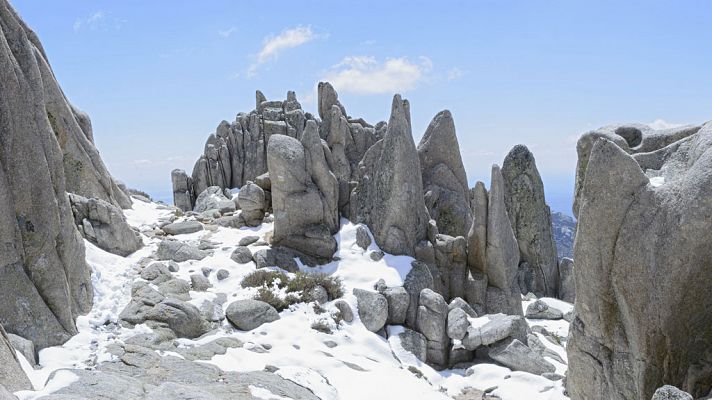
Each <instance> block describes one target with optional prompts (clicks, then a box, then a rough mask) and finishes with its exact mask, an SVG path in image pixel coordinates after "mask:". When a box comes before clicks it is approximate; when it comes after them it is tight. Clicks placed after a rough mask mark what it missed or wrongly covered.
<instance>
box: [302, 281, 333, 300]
mask: <svg viewBox="0 0 712 400" xmlns="http://www.w3.org/2000/svg"><path fill="white" fill-rule="evenodd" d="M304 295H305V298H306V299H308V300H309V301H315V302H317V303H319V304H325V303H327V302H328V301H329V293H328V292H327V291H326V289H324V287H323V286H320V285H316V286H314V287H313V288H311V289H310V290H309V291H307V292H306V293H305V294H304Z"/></svg>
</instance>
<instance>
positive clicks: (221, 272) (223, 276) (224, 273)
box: [215, 268, 230, 281]
mask: <svg viewBox="0 0 712 400" xmlns="http://www.w3.org/2000/svg"><path fill="white" fill-rule="evenodd" d="M215 277H216V278H218V281H224V280H225V279H227V278H229V277H230V271H228V270H226V269H222V268H221V269H219V270H218V272H217V273H216V274H215Z"/></svg>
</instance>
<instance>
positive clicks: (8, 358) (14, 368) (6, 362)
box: [0, 325, 34, 392]
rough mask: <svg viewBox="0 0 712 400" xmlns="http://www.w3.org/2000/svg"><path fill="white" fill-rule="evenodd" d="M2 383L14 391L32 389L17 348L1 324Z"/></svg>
mask: <svg viewBox="0 0 712 400" xmlns="http://www.w3.org/2000/svg"><path fill="white" fill-rule="evenodd" d="M33 356H34V355H33ZM33 358H34V357H33ZM0 385H2V386H4V387H5V388H7V389H8V390H10V391H13V392H16V391H18V390H25V389H32V384H31V383H30V380H29V378H28V377H27V375H25V372H24V371H23V370H22V367H21V366H20V362H19V361H18V359H17V355H16V354H15V348H14V347H13V346H12V343H10V339H9V338H8V337H7V333H5V329H3V327H2V325H0Z"/></svg>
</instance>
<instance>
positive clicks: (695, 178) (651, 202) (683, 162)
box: [567, 123, 712, 400]
mask: <svg viewBox="0 0 712 400" xmlns="http://www.w3.org/2000/svg"><path fill="white" fill-rule="evenodd" d="M616 132H618V134H617V135H618V136H619V139H620V140H617V141H616V142H613V141H611V140H608V139H606V138H598V139H597V140H596V141H595V142H594V143H593V146H592V148H591V150H590V155H589V157H588V158H587V160H583V159H582V158H581V152H579V167H583V166H584V165H585V178H583V179H584V180H583V184H582V187H581V189H580V191H579V192H578V193H577V194H578V203H577V206H578V211H577V213H578V228H577V233H576V244H575V248H574V260H575V262H576V267H575V268H574V279H575V282H576V301H575V309H576V313H575V317H574V320H573V323H572V324H571V328H570V335H569V341H568V343H567V351H568V357H569V370H568V374H567V390H568V392H569V394H570V395H571V397H572V398H581V399H585V398H590V393H598V394H600V396H603V397H606V398H610V399H614V400H615V399H624V398H625V399H649V398H651V397H652V395H653V393H654V391H655V390H656V389H657V388H658V387H660V386H662V385H663V384H665V383H673V384H676V385H679V387H680V389H681V390H684V391H687V392H689V393H690V394H691V395H692V396H693V397H694V398H699V397H704V396H707V394H708V393H709V392H710V389H712V373H711V372H712V354H711V353H710V352H709V349H710V348H712V329H710V327H712V313H711V312H710V309H712V299H710V297H709V296H708V295H707V291H708V286H709V285H708V282H710V280H712V269H710V268H707V267H706V266H707V265H710V263H712V247H710V246H709V242H710V240H712V231H710V229H709V223H708V219H707V218H706V217H704V216H706V215H709V214H710V213H712V172H711V171H712V149H711V147H712V124H710V123H707V124H704V125H702V126H701V127H698V128H697V129H693V130H690V129H687V130H684V129H682V128H680V129H673V130H667V131H658V132H653V133H650V134H648V133H645V132H643V130H639V131H637V132H636V131H632V133H633V135H629V133H630V132H624V131H621V130H619V129H616ZM623 133H625V135H626V136H621V134H623ZM650 135H655V137H653V138H652V139H648V137H649V136H650ZM680 136H683V138H682V139H680ZM626 137H628V138H629V139H630V138H632V139H634V141H633V144H632V145H631V143H629V141H630V140H627V139H626ZM653 139H654V140H653ZM586 140H588V138H584V137H582V138H581V139H580V140H579V144H580V145H581V144H583V142H585V141H586ZM621 140H623V141H624V142H625V143H626V144H625V145H624V144H618V142H620V141H621ZM635 143H637V145H635ZM651 143H662V144H665V143H667V145H665V146H664V147H657V146H655V147H652V148H648V150H647V151H645V152H638V150H636V149H639V148H640V147H641V146H652V144H651ZM629 152H633V155H632V156H631V155H630V154H629ZM578 172H580V171H577V176H578V175H579V174H578ZM646 173H647V174H648V175H646ZM649 177H652V179H651V178H649ZM577 179H578V178H577ZM691 332H693V333H694V334H691ZM673 354H674V357H670V355H673Z"/></svg>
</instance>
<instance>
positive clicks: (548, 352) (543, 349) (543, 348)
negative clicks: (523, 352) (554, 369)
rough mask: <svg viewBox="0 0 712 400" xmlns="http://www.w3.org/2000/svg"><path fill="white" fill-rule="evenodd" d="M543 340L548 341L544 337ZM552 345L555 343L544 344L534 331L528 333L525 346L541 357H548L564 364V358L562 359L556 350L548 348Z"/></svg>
mask: <svg viewBox="0 0 712 400" xmlns="http://www.w3.org/2000/svg"><path fill="white" fill-rule="evenodd" d="M544 340H547V341H548V339H544ZM552 345H553V346H556V344H554V343H551V344H549V345H546V344H544V342H543V341H542V339H540V338H539V336H537V335H536V334H534V333H530V334H528V335H527V346H528V347H529V348H530V349H532V350H534V351H535V352H536V353H537V354H539V355H540V356H542V357H550V358H552V359H554V360H556V361H558V362H560V363H562V364H566V360H565V359H563V358H562V357H561V355H560V354H559V353H557V352H556V351H554V350H552V349H551V348H550V347H551V346H552ZM562 351H563V348H562Z"/></svg>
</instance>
